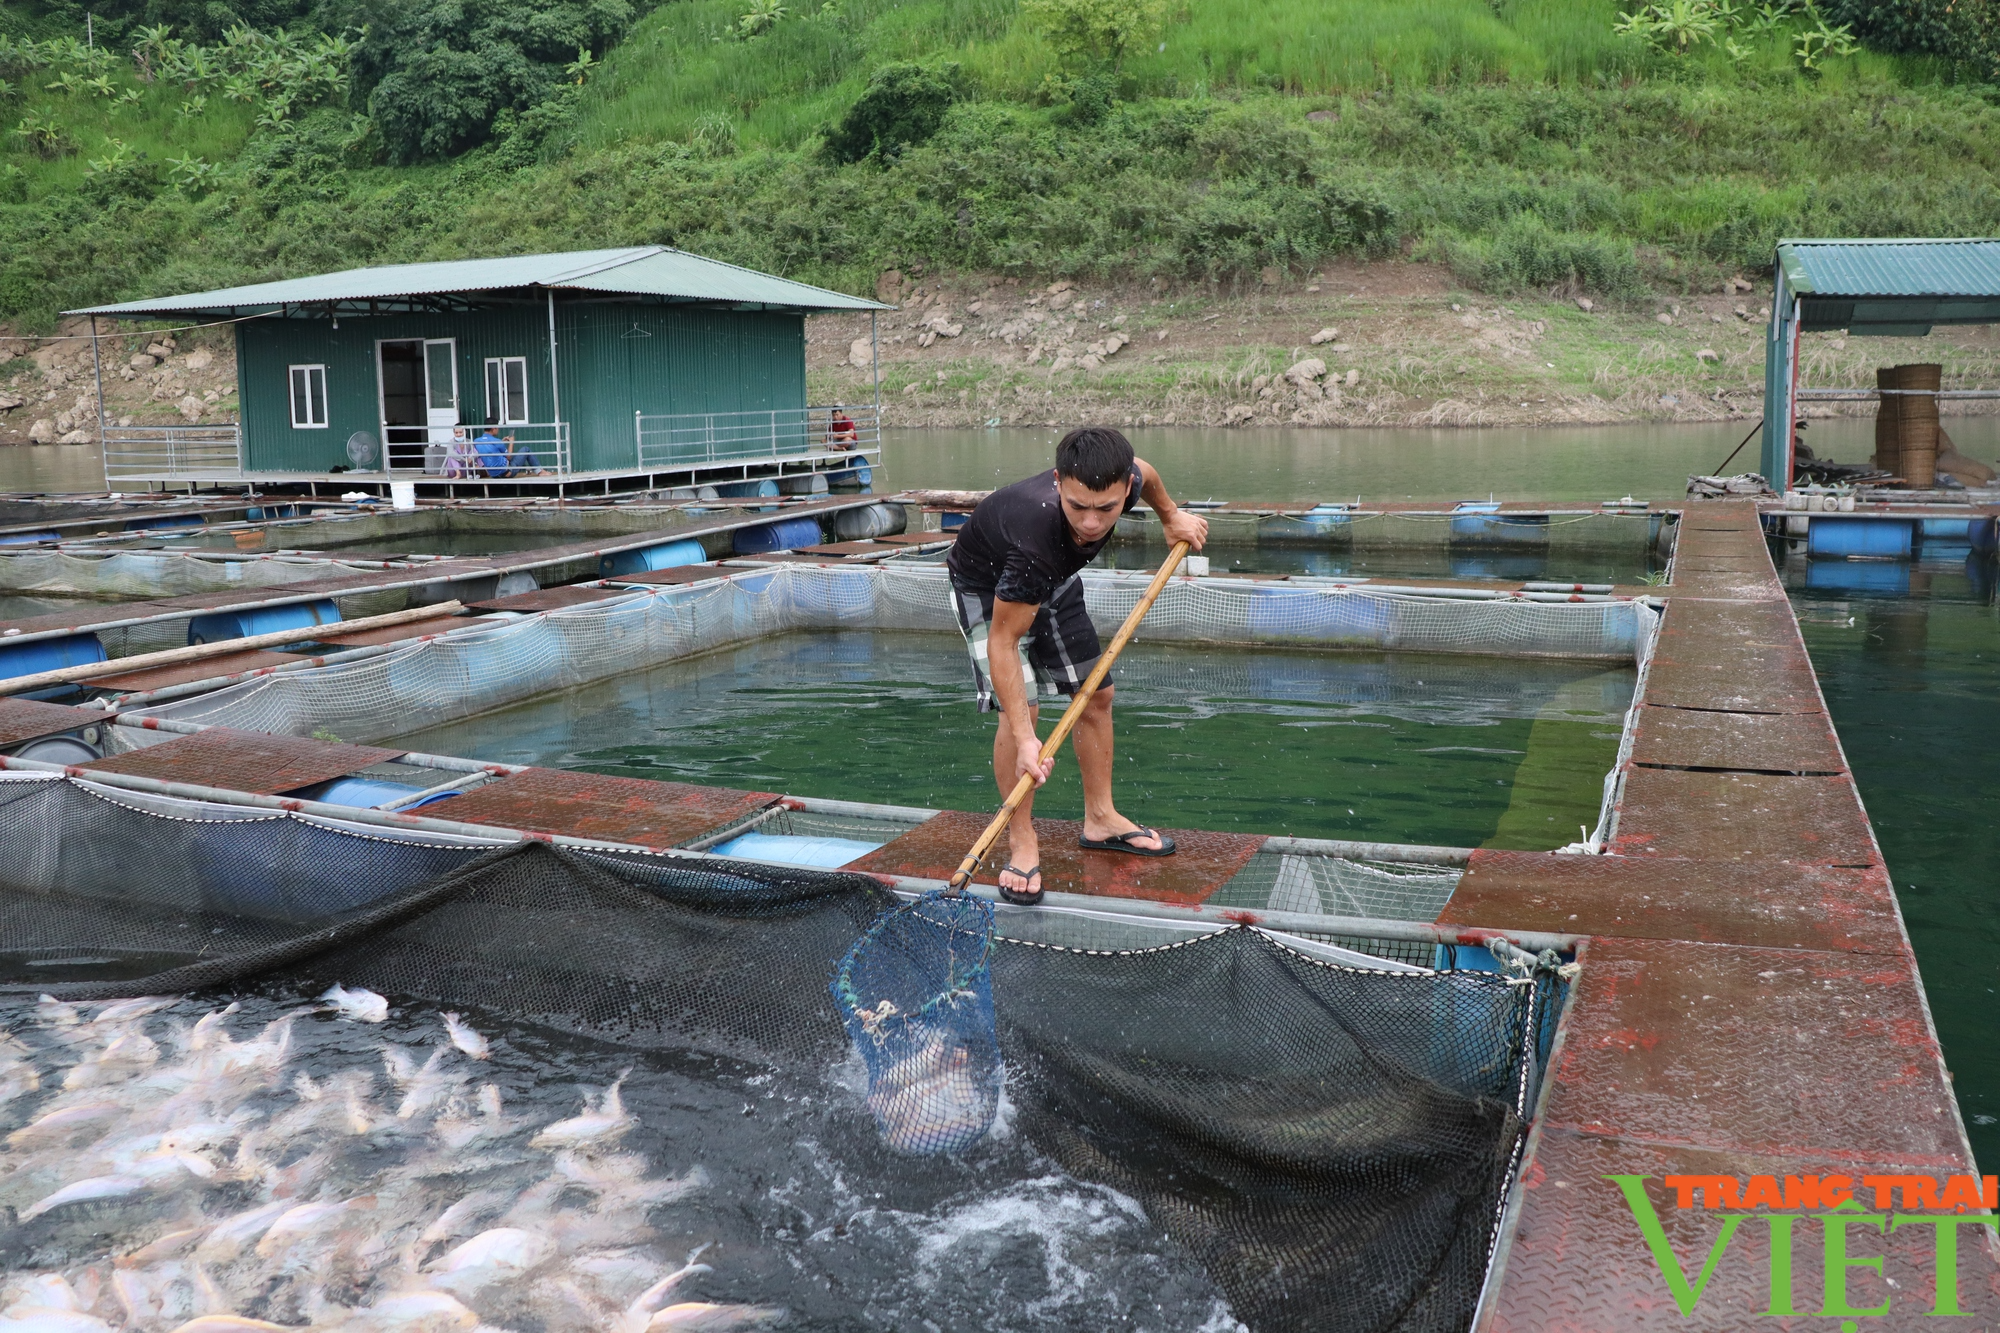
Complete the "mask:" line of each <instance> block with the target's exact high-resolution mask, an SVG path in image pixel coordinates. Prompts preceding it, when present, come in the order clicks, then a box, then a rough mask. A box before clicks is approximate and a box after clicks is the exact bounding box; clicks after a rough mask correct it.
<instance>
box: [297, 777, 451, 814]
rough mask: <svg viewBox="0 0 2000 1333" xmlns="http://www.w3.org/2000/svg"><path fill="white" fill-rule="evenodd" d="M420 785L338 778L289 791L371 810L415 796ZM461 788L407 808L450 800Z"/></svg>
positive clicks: (307, 797)
mask: <svg viewBox="0 0 2000 1333" xmlns="http://www.w3.org/2000/svg"><path fill="white" fill-rule="evenodd" d="M420 790H421V788H418V787H407V786H404V785H403V784H402V783H400V782H383V781H381V780H380V779H378V778H335V779H334V780H333V781H331V782H323V783H320V784H318V785H316V786H312V787H303V788H300V789H299V790H298V791H294V792H288V793H286V794H287V795H290V796H297V797H299V798H301V799H303V800H307V801H323V802H325V803H326V804H328V805H350V806H353V807H355V808H356V809H358V810H368V809H372V808H374V807H375V806H378V805H381V804H383V803H384V802H386V801H400V800H402V799H403V798H405V797H408V796H414V795H416V794H417V792H418V791H420ZM456 795H458V793H457V792H451V791H441V792H439V793H438V794H437V795H435V796H426V797H425V798H424V799H423V800H421V801H418V802H417V803H416V804H415V805H406V806H403V807H402V808H403V809H405V810H414V809H416V808H417V806H419V805H433V804H436V803H437V802H439V801H448V800H450V799H451V798H452V797H454V796H456Z"/></svg>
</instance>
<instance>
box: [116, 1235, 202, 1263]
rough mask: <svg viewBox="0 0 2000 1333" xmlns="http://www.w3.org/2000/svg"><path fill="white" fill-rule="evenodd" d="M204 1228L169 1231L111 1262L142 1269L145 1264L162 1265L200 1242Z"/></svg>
mask: <svg viewBox="0 0 2000 1333" xmlns="http://www.w3.org/2000/svg"><path fill="white" fill-rule="evenodd" d="M207 1230H208V1228H206V1227H183V1228H182V1229H181V1230H179V1231H169V1232H168V1233H167V1234H166V1235H164V1236H161V1237H159V1238H157V1239H156V1240H154V1241H152V1242H150V1243H149V1244H146V1245H142V1246H140V1247H139V1248H138V1249H136V1250H133V1251H132V1252H131V1253H130V1254H123V1255H120V1256H119V1257H118V1258H116V1259H114V1260H112V1262H113V1263H114V1264H119V1265H124V1266H131V1267H143V1266H145V1265H147V1264H157V1263H163V1262H165V1261H166V1260H168V1259H171V1258H173V1257H174V1256H175V1255H177V1254H179V1253H180V1252H181V1251H182V1250H185V1249H186V1248H187V1247H188V1246H190V1245H192V1244H194V1243H195V1242H196V1241H198V1240H200V1239H201V1238H202V1236H203V1235H205V1234H206V1233H207Z"/></svg>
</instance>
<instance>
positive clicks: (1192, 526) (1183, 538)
mask: <svg viewBox="0 0 2000 1333" xmlns="http://www.w3.org/2000/svg"><path fill="white" fill-rule="evenodd" d="M1160 531H1161V532H1163V533H1165V534H1166V538H1167V545H1169V546H1172V545H1173V544H1174V543H1175V542H1186V543H1187V544H1188V545H1189V546H1190V547H1192V548H1193V549H1194V550H1197V551H1199V550H1200V549H1201V548H1202V544H1203V543H1204V542H1206V541H1207V540H1208V520H1207V519H1205V518H1203V517H1202V516H1201V515H1200V514H1190V513H1189V512H1188V511H1187V510H1185V509H1179V508H1176V509H1175V510H1174V511H1173V512H1172V513H1168V514H1162V515H1161V516H1160Z"/></svg>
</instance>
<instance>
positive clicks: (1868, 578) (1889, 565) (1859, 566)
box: [1806, 524, 1910, 597]
mask: <svg viewBox="0 0 2000 1333" xmlns="http://www.w3.org/2000/svg"><path fill="white" fill-rule="evenodd" d="M1814 526H1815V527H1817V526H1818V525H1817V524H1815V525H1814ZM1806 587H1808V588H1811V589H1813V590H1814V591H1816V592H1843V593H1875V594H1878V595H1880V596H1883V597H1908V596H1909V595H1910V567H1909V565H1907V564H1906V563H1904V562H1902V561H1900V560H1811V561H1808V562H1807V563H1806Z"/></svg>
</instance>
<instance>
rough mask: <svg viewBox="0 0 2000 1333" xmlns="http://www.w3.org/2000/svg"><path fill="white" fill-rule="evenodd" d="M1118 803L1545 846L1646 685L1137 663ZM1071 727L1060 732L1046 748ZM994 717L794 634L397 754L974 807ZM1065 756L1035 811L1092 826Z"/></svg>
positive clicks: (1215, 825) (1568, 672)
mask: <svg viewBox="0 0 2000 1333" xmlns="http://www.w3.org/2000/svg"><path fill="white" fill-rule="evenodd" d="M1115 679H1116V680H1117V682H1118V695H1117V704H1116V709H1117V713H1116V717H1117V722H1118V732H1117V734H1118V769H1117V773H1118V777H1117V783H1118V785H1117V799H1118V801H1119V805H1120V808H1121V809H1122V810H1123V811H1124V812H1125V813H1126V814H1127V815H1129V816H1131V817H1132V818H1134V819H1137V820H1139V821H1141V822H1143V823H1148V824H1157V825H1164V826H1172V827H1177V828H1202V829H1221V830H1234V831H1241V832H1246V833H1265V834H1290V835H1292V836H1297V837H1315V838H1359V839H1368V840H1375V841H1384V842H1408V843H1427V844H1435V845H1445V846H1474V845H1479V844H1482V843H1483V844H1488V845H1494V846H1506V847H1524V848H1547V847H1554V846H1558V845H1560V844H1562V843H1565V842H1569V841H1572V840H1573V839H1575V838H1576V837H1577V836H1578V834H1577V830H1578V826H1579V825H1583V824H1594V823H1595V822H1596V818H1597V806H1598V800H1599V796H1600V793H1601V790H1602V782H1603V778H1604V774H1605V771H1606V770H1607V769H1609V768H1610V767H1611V764H1612V761H1613V759H1614V758H1615V756H1616V752H1617V746H1618V732H1619V725H1620V721H1621V719H1622V715H1623V712H1624V710H1625V708H1626V706H1627V705H1628V704H1629V702H1630V700H1631V695H1632V688H1633V673H1632V671H1630V670H1629V669H1610V670H1607V669H1606V668H1605V667H1604V666H1602V665H1601V664H1593V663H1560V662H1534V663H1528V662H1521V661H1509V660H1505V659H1495V658H1475V657H1427V656H1418V655H1392V654H1376V653H1306V652H1285V651H1264V652H1258V651H1242V650H1214V649H1192V648H1181V647H1166V646H1159V645H1147V644H1135V645H1134V646H1133V647H1131V648H1129V649H1127V651H1126V653H1125V655H1124V656H1123V657H1122V658H1120V660H1119V663H1118V667H1117V671H1116V674H1115ZM1053 721H1054V717H1053V715H1049V716H1047V717H1045V719H1044V732H1046V730H1047V727H1048V725H1050V724H1052V723H1053ZM992 735H993V720H992V718H991V717H990V716H985V717H982V716H981V715H980V714H979V713H978V712H977V711H976V709H975V708H974V706H973V702H972V695H971V688H970V668H969V666H968V665H967V663H966V660H965V651H964V647H963V644H962V643H961V641H960V640H959V639H958V638H957V637H956V636H951V635H942V634H916V633H890V632H876V631H847V632H841V633H827V634H791V635H784V636H779V637H776V638H772V639H765V640H761V641H758V642H756V643H753V644H749V645H746V646H744V647H741V648H735V649H728V650H724V651H721V652H715V653H709V654H706V655H704V656H702V657H699V658H696V659H693V660H690V661H684V662H678V663H673V664H670V665H667V666H663V667H658V668H655V669H653V670H651V671H646V672H642V673H636V674H633V675H629V676H624V677H620V678H618V679H615V680H611V681H605V682H602V683H599V684H596V685H590V686H585V687H583V688H580V689H576V690H572V691H568V692H566V693H563V694H560V695H555V696H551V697H547V698H544V699H539V700H535V701H533V702H530V703H526V704H522V705H520V706H517V707H514V708H511V709H507V710H505V711H502V712H498V713H490V714H486V715H485V716H482V717H479V718H476V719H473V720H471V721H468V722H462V723H454V724H451V725H448V726H442V727H436V728H432V729H429V730H426V731H421V732H417V733H414V734H412V735H408V736H403V737H400V738H398V742H397V743H398V744H400V745H403V746H407V747H408V748H411V749H416V750H427V751H432V752H435V753H443V754H459V755H468V756H472V757H475V758H478V759H482V760H489V761H491V760H499V761H502V762H506V763H518V764H542V765H553V766H557V767H566V768H580V769H587V770H589V771H592V772H598V773H616V774H623V775H626V776H631V777H646V778H670V779H677V780H680V781H684V782H698V783H706V784H711V785H717V786H728V787H742V788H750V789H753V790H765V791H780V792H786V793H791V794H796V795H807V796H829V797H838V798H841V799H846V800H858V801H877V802H884V803H890V804H898V805H916V806H930V807H941V808H952V809H962V810H983V809H986V808H989V807H991V806H992V805H994V804H996V799H995V796H994V783H993V776H992V769H991V751H992ZM1082 808H1083V807H1082V794H1081V785H1080V782H1079V780H1078V778H1077V773H1076V767H1075V764H1074V762H1073V761H1072V760H1071V759H1069V758H1068V757H1067V756H1065V757H1064V758H1063V759H1061V760H1059V761H1058V763H1057V767H1056V776H1055V778H1054V779H1052V780H1051V781H1050V783H1049V785H1048V787H1047V788H1045V789H1044V790H1043V792H1042V794H1041V796H1040V799H1039V800H1038V802H1037V805H1036V811H1037V813H1038V814H1043V815H1049V816H1053V817H1057V818H1072V819H1073V818H1078V817H1080V816H1081V814H1082Z"/></svg>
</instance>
